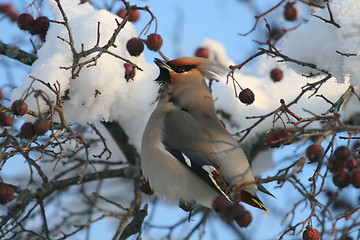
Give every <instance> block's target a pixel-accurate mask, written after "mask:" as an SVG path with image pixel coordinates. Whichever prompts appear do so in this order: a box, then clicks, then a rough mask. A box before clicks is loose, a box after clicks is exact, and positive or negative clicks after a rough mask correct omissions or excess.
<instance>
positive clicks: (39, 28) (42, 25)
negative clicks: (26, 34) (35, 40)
mask: <svg viewBox="0 0 360 240" xmlns="http://www.w3.org/2000/svg"><path fill="white" fill-rule="evenodd" d="M49 26H50V21H49V19H48V18H47V17H45V16H41V17H38V18H37V19H36V20H35V21H34V23H33V26H32V28H31V29H30V30H31V31H30V32H32V33H34V34H46V32H47V31H48V29H49Z"/></svg>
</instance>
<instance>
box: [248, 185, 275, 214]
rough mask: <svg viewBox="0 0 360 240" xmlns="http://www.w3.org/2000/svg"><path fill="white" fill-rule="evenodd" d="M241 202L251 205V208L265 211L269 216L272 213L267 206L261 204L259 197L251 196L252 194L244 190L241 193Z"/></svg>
mask: <svg viewBox="0 0 360 240" xmlns="http://www.w3.org/2000/svg"><path fill="white" fill-rule="evenodd" d="M241 201H242V202H244V203H247V204H249V205H250V206H253V207H256V208H259V209H262V210H264V211H265V212H266V213H267V214H268V215H269V216H271V214H270V212H269V211H268V210H267V208H266V207H265V205H264V204H263V203H262V202H261V200H260V199H259V198H258V196H256V195H253V194H251V193H250V192H248V191H246V190H243V191H241Z"/></svg>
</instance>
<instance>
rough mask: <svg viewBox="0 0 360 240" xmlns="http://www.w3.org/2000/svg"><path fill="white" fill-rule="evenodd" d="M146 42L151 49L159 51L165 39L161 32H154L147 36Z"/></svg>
mask: <svg viewBox="0 0 360 240" xmlns="http://www.w3.org/2000/svg"><path fill="white" fill-rule="evenodd" d="M145 43H146V46H147V47H148V48H149V49H150V50H152V51H155V52H157V51H159V50H160V48H161V46H162V44H163V40H162V37H161V36H160V35H159V34H156V33H153V34H150V35H149V36H147V39H146V41H145Z"/></svg>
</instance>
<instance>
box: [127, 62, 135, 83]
mask: <svg viewBox="0 0 360 240" xmlns="http://www.w3.org/2000/svg"><path fill="white" fill-rule="evenodd" d="M124 68H125V76H124V77H125V79H126V80H127V81H129V80H134V77H135V74H136V69H135V68H134V66H133V65H132V64H130V63H124Z"/></svg>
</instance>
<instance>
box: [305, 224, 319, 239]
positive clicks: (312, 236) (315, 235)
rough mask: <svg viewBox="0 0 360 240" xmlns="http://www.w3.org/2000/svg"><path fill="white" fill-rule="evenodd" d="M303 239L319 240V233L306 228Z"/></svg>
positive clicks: (313, 229) (308, 227)
mask: <svg viewBox="0 0 360 240" xmlns="http://www.w3.org/2000/svg"><path fill="white" fill-rule="evenodd" d="M303 239H304V240H319V239H320V233H319V231H318V230H317V229H315V228H312V227H311V226H309V225H308V226H307V227H306V230H305V231H304V232H303Z"/></svg>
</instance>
